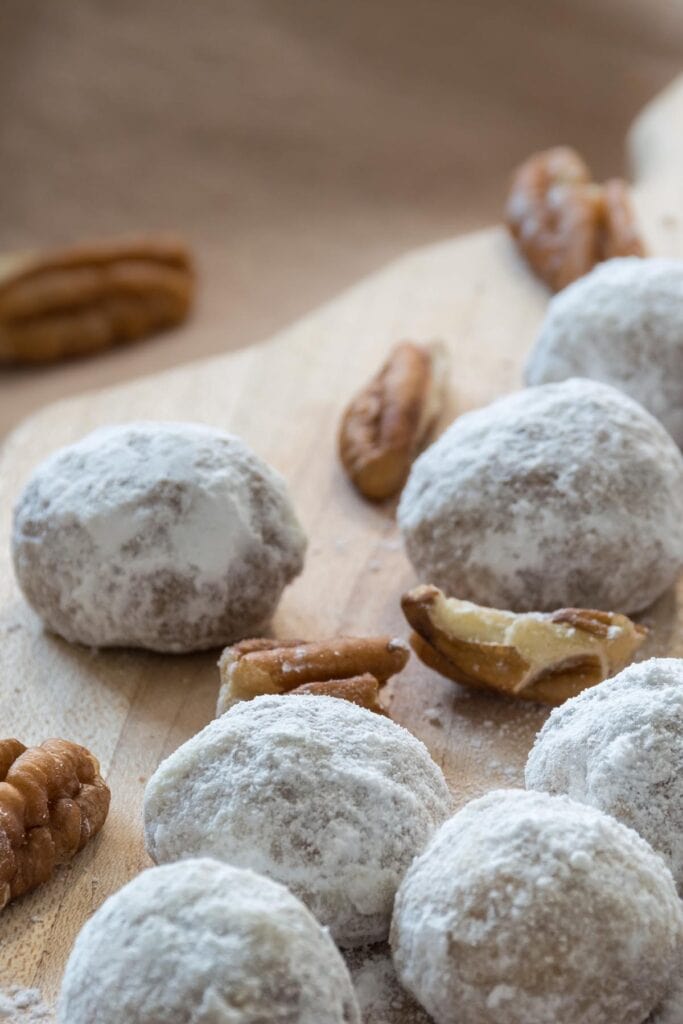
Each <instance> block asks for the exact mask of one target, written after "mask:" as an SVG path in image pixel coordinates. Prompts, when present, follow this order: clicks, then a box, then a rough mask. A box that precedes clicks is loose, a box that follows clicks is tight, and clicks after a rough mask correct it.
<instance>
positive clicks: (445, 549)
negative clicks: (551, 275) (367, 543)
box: [398, 379, 683, 613]
mask: <svg viewBox="0 0 683 1024" xmlns="http://www.w3.org/2000/svg"><path fill="white" fill-rule="evenodd" d="M398 520H399V524H400V527H401V531H402V533H403V538H404V542H405V545H406V549H407V553H408V556H409V557H410V560H411V562H412V563H413V566H414V567H415V570H416V572H417V573H418V574H419V576H420V578H421V579H422V580H423V581H424V582H426V583H433V584H435V585H436V586H437V587H440V588H441V589H442V590H444V591H446V593H448V594H450V595H453V596H455V597H459V598H464V599H468V600H471V601H474V602H476V603H477V604H482V605H488V606H492V607H496V608H509V609H512V610H513V611H520V612H522V611H550V610H553V609H556V608H561V607H567V606H575V607H583V608H602V609H605V610H607V611H619V612H626V613H629V612H635V611H638V610H640V609H642V608H645V607H646V606H647V605H649V604H651V603H652V601H654V600H655V598H657V597H658V596H659V595H660V594H661V593H662V592H663V591H664V590H666V589H667V587H669V586H670V585H671V584H672V583H673V582H674V580H675V579H676V577H677V575H678V572H679V569H680V568H681V565H683V458H682V457H681V453H680V451H679V450H678V448H677V447H676V445H675V444H674V442H673V441H672V440H671V438H670V437H669V435H668V434H667V432H666V431H665V430H664V428H663V427H662V426H661V424H660V423H658V422H657V421H656V420H655V419H654V418H653V417H652V416H650V414H649V413H648V412H646V411H645V410H644V409H643V408H642V407H641V406H639V405H638V404H637V403H635V402H634V401H632V400H631V399H630V398H627V397H626V396H625V395H623V394H622V393H621V392H619V391H616V390H615V389H614V388H610V387H608V386H607V385H605V384H598V383H596V382H594V381H589V380H578V379H577V380H569V381H565V382H564V383H562V384H546V385H543V386H540V387H537V388H527V389H526V390H524V391H520V392H517V393H515V394H512V395H509V396H507V397H505V398H501V399H499V400H498V401H497V402H494V403H492V404H491V405H489V406H487V407H486V408H484V409H478V410H476V411H475V412H470V413H466V414H465V415H464V416H461V417H460V418H459V419H457V420H456V421H455V423H453V424H452V426H451V427H449V429H448V430H447V431H446V432H445V433H444V434H443V435H442V436H441V437H440V438H439V439H438V440H437V441H436V442H435V443H434V444H433V445H432V446H431V447H430V448H428V449H427V451H426V452H424V454H423V455H421V456H420V458H419V459H418V460H417V461H416V462H415V464H414V466H413V468H412V471H411V473H410V477H409V479H408V482H407V484H406V487H405V489H404V491H403V494H402V496H401V501H400V504H399V508H398Z"/></svg>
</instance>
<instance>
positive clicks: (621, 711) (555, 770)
mask: <svg viewBox="0 0 683 1024" xmlns="http://www.w3.org/2000/svg"><path fill="white" fill-rule="evenodd" d="M525 781H526V785H527V788H528V789H537V790H544V791H545V792H548V793H566V794H567V795H568V796H570V797H573V799H575V800H580V801H581V802H582V803H586V804H591V805H592V806H593V807H599V808H600V809H601V810H603V811H606V812H607V813H608V814H612V815H614V817H615V818H618V819H619V820H620V821H623V822H624V824H625V825H630V827H631V828H633V829H635V830H636V832H639V833H640V835H641V836H643V838H644V839H647V841H648V842H649V843H650V845H651V846H652V847H653V848H654V849H655V850H657V852H658V853H661V855H662V856H663V857H664V859H665V860H666V862H667V864H668V865H669V867H670V869H671V873H672V874H673V876H674V879H675V880H676V884H677V885H678V888H679V891H681V892H683V660H680V659H678V658H651V659H650V660H649V661H644V662H639V663H637V664H635V665H630V666H629V667H628V668H626V669H624V670H623V672H620V673H619V674H618V675H617V676H615V677H614V678H613V679H608V680H607V681H606V682H604V683H600V685H599V686H595V687H591V688H590V689H588V690H584V692H583V693H582V694H580V695H579V696H578V697H574V698H573V699H572V700H569V701H567V702H566V704H563V705H562V706H561V707H559V708H556V709H555V710H554V711H553V712H552V714H551V715H550V717H549V718H548V720H547V721H546V723H545V725H544V726H543V728H542V729H541V731H540V732H539V734H538V736H537V737H536V742H535V743H534V746H533V747H532V749H531V752H530V754H529V758H528V761H527V765H526V775H525Z"/></svg>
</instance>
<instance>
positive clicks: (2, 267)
mask: <svg viewBox="0 0 683 1024" xmlns="http://www.w3.org/2000/svg"><path fill="white" fill-rule="evenodd" d="M193 293H194V273H193V270H192V266H191V261H190V256H189V253H188V251H187V249H186V247H185V246H184V245H183V244H182V243H180V242H176V241H173V240H170V239H165V238H142V239H139V240H132V241H121V242H102V243H100V244H93V245H81V246H74V247H73V248H69V249H64V250H62V251H58V252H54V253H46V254H45V255H27V256H25V257H21V258H15V259H11V260H4V261H3V262H2V263H1V264H0V363H3V362H5V363H9V362H14V363H45V362H52V361H54V360H57V359H62V358H67V357H69V356H77V355H85V354H87V353H90V352H95V351H98V350H100V349H104V348H108V347H109V346H111V345H116V344H119V343H122V342H127V341H132V340H134V339H136V338H142V337H145V336H146V335H149V334H152V333H154V332H155V331H159V330H162V329H163V328H165V327H170V326H172V325H174V324H177V323H180V321H182V320H184V319H185V317H186V316H187V314H188V311H189V309H190V306H191V303H192V298H193Z"/></svg>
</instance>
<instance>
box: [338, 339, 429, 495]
mask: <svg viewBox="0 0 683 1024" xmlns="http://www.w3.org/2000/svg"><path fill="white" fill-rule="evenodd" d="M446 361H447V355H446V348H445V346H444V345H443V343H442V342H438V341H435V342H432V343H431V344H429V345H418V344H415V343H414V342H412V341H404V342H402V343H401V344H400V345H396V347H395V348H394V349H393V350H392V351H391V353H390V354H389V357H388V359H387V361H386V362H385V363H384V365H383V366H382V368H381V369H380V370H379V372H378V373H377V374H376V376H374V377H373V378H372V380H371V381H370V382H369V383H368V384H367V385H366V386H365V387H364V388H363V390H362V391H360V392H359V393H358V394H357V395H356V397H355V398H354V399H353V400H352V401H351V403H350V404H349V406H348V407H347V409H346V411H345V412H344V415H343V417H342V421H341V425H340V428H339V457H340V459H341V462H342V465H343V466H344V469H345V470H346V473H347V476H348V477H349V479H350V480H351V482H352V483H353V484H354V486H355V487H356V488H357V489H358V490H359V491H360V492H361V494H363V495H364V496H365V497H366V498H370V499H371V500H373V501H382V500H383V499H384V498H390V497H392V496H393V495H395V494H397V493H398V492H399V491H400V490H401V488H402V487H403V484H404V483H405V481H406V477H407V476H408V471H409V470H410V466H411V464H412V461H413V459H414V458H415V455H416V454H417V451H418V449H419V447H420V445H421V444H422V442H423V441H424V440H425V438H426V437H427V435H428V433H429V431H430V430H431V429H432V427H433V426H434V424H435V423H436V421H437V419H438V418H439V416H440V414H441V410H442V407H443V400H444V387H445V380H446Z"/></svg>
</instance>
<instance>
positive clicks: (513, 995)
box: [391, 790, 683, 1024]
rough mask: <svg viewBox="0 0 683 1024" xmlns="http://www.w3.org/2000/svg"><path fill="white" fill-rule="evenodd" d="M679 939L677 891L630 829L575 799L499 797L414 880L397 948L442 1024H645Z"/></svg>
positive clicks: (460, 828)
mask: <svg viewBox="0 0 683 1024" xmlns="http://www.w3.org/2000/svg"><path fill="white" fill-rule="evenodd" d="M682 929H683V915H682V912H681V905H680V902H679V900H678V897H677V895H676V887H675V885H674V882H673V879H672V878H671V875H670V873H669V871H668V870H667V868H666V867H665V865H664V862H663V861H662V860H661V858H660V857H658V856H657V854H655V853H654V852H653V851H652V850H651V849H650V847H649V846H648V845H647V843H646V842H645V841H644V840H643V839H641V838H640V836H638V835H636V833H635V832H634V831H633V830H632V829H628V828H626V827H625V826H624V825H621V824H620V823H619V822H618V821H615V820H614V819H613V818H611V817H609V816H608V815H606V814H603V813H602V812H601V811H598V810H596V809H595V808H593V807H587V806H585V805H584V804H579V803H577V802H576V801H573V800H570V799H569V798H568V797H563V796H549V795H548V794H546V793H527V792H524V791H523V790H499V791H496V792H493V793H489V794H488V795H487V796H485V797H482V798H481V799H479V800H475V801H473V802H472V803H470V804H468V805H467V806H466V807H465V808H464V809H463V810H462V811H460V813H459V814H457V815H456V816H455V817H454V818H451V819H450V820H449V821H447V822H446V824H445V825H443V826H442V827H441V828H440V829H439V831H438V832H437V833H436V835H435V836H434V838H433V839H432V841H431V843H430V844H429V846H428V847H427V849H426V850H425V852H424V853H423V854H422V856H421V857H419V858H418V859H417V860H416V861H415V863H414V864H413V865H412V866H411V868H410V869H409V871H408V872H407V874H406V876H405V878H404V880H403V883H402V884H401V887H400V889H399V891H398V895H397V897H396V907H395V911H394V918H393V922H392V930H391V944H392V948H393V954H394V962H395V964H396V967H397V971H398V975H399V978H400V979H401V981H402V982H403V984H404V985H405V986H406V987H407V988H408V989H409V990H410V991H411V992H413V994H414V995H415V996H416V997H417V999H418V1000H419V1001H420V1002H421V1003H422V1005H423V1006H424V1007H425V1009H426V1010H427V1012H428V1013H430V1014H431V1015H432V1017H433V1018H434V1020H435V1021H436V1022H437V1024H453V1022H454V1021H456V1020H457V1022H458V1024H558V1022H559V1021H561V1022H562V1024H615V1022H616V1021H619V1024H642V1021H644V1020H645V1018H646V1017H647V1015H648V1014H649V1013H650V1012H651V1010H652V1009H653V1008H654V1007H655V1006H656V1005H657V1004H658V1003H659V1002H660V1000H661V999H662V997H663V996H664V994H665V992H666V990H667V987H668V984H669V978H670V975H671V972H672V970H673V968H674V966H675V965H676V964H677V962H678V943H679V941H680V937H681V931H682Z"/></svg>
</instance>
